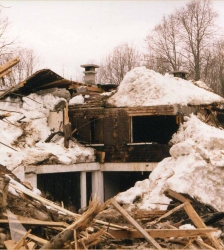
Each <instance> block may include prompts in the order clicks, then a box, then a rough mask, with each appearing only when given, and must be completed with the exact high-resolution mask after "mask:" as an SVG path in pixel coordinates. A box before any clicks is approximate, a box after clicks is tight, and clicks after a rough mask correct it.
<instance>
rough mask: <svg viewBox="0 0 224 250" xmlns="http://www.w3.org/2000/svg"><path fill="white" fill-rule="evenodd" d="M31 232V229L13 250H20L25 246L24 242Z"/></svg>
mask: <svg viewBox="0 0 224 250" xmlns="http://www.w3.org/2000/svg"><path fill="white" fill-rule="evenodd" d="M30 232H31V229H29V230H28V231H27V232H26V233H25V234H24V235H23V237H22V238H21V239H20V240H19V241H18V242H17V243H16V245H15V246H14V247H13V250H19V249H20V247H21V246H23V244H24V240H25V239H26V237H27V236H28V235H29V233H30Z"/></svg>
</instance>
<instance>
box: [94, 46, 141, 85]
mask: <svg viewBox="0 0 224 250" xmlns="http://www.w3.org/2000/svg"><path fill="white" fill-rule="evenodd" d="M140 65H141V54H140V53H139V52H138V50H137V49H136V48H135V47H134V46H133V45H128V44H127V43H124V44H122V45H120V46H117V47H115V48H114V50H113V51H112V52H111V53H110V54H109V55H108V56H107V57H106V58H105V59H103V60H102V61H101V63H100V68H99V70H98V82H99V83H115V84H120V82H121V81H122V80H123V78H124V76H125V74H126V73H127V72H128V71H130V70H131V69H133V68H135V67H137V66H140Z"/></svg>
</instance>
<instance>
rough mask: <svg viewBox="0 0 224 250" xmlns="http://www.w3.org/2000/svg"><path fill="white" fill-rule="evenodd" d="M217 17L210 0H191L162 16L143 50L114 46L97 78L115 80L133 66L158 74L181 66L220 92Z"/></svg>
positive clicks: (223, 44)
mask: <svg viewBox="0 0 224 250" xmlns="http://www.w3.org/2000/svg"><path fill="white" fill-rule="evenodd" d="M217 17H218V14H217V13H216V12H215V11H214V8H213V5H212V1H211V0H191V1H190V2H188V3H187V4H186V5H185V6H184V7H182V8H179V9H176V10H175V11H174V12H173V13H172V14H170V15H167V16H165V15H164V16H163V18H162V20H161V21H160V23H159V24H157V25H156V26H155V27H154V28H153V30H151V32H150V34H148V35H147V36H146V38H145V44H146V51H145V52H144V53H140V52H139V50H138V49H137V48H136V47H135V46H134V45H132V44H128V43H124V44H121V45H119V46H117V47H115V48H114V50H113V51H112V52H111V53H110V54H109V55H108V56H106V57H105V58H104V59H103V60H102V61H101V63H100V68H99V70H98V81H99V82H100V83H105V82H110V83H117V84H119V83H120V82H121V81H122V79H123V77H124V75H125V74H126V73H127V72H128V71H130V70H131V69H132V68H134V67H136V66H146V68H148V69H152V70H155V71H157V72H159V73H161V74H165V73H167V72H172V71H180V70H184V71H187V72H188V79H193V80H195V81H198V80H203V81H204V82H206V83H207V84H208V86H209V87H211V88H212V89H213V90H214V92H216V93H217V94H220V95H222V96H224V71H223V67H224V39H223V38H222V34H221V32H220V30H219V29H218V27H217V26H216V20H217Z"/></svg>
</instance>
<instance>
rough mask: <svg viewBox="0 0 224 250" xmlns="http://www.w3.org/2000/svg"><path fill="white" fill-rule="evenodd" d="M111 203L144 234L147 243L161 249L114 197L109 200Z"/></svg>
mask: <svg viewBox="0 0 224 250" xmlns="http://www.w3.org/2000/svg"><path fill="white" fill-rule="evenodd" d="M111 204H112V205H113V206H114V207H115V208H116V209H117V210H118V211H119V212H120V213H121V214H122V215H123V216H124V218H125V219H126V220H127V221H129V222H130V223H131V224H132V225H133V226H134V227H135V228H136V229H137V231H138V232H139V233H141V234H142V235H143V236H144V238H145V239H146V240H147V241H148V242H149V243H151V244H152V245H153V246H155V247H156V249H162V247H161V246H160V245H159V244H158V243H157V242H156V241H155V240H154V239H153V238H152V237H151V236H150V235H149V234H148V233H147V232H146V231H145V230H144V229H143V228H142V227H141V226H140V225H139V224H138V223H137V222H136V221H135V220H134V219H133V218H132V217H131V216H130V215H129V214H128V213H127V212H126V211H125V210H124V209H123V208H122V207H121V206H120V205H119V204H118V203H117V202H116V200H115V199H114V198H113V199H112V200H111Z"/></svg>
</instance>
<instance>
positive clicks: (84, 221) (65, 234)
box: [41, 199, 108, 249]
mask: <svg viewBox="0 0 224 250" xmlns="http://www.w3.org/2000/svg"><path fill="white" fill-rule="evenodd" d="M107 203H108V202H107ZM107 203H104V204H102V205H99V204H98V201H97V200H95V199H94V200H93V201H91V202H90V204H89V208H88V210H87V211H86V212H84V213H83V214H82V215H81V217H80V218H79V219H78V220H77V221H75V222H74V223H72V224H71V225H69V226H68V227H67V228H66V229H64V230H63V231H62V232H60V233H59V234H57V235H56V236H54V237H53V238H52V239H51V240H50V241H49V242H48V243H47V244H45V245H44V246H42V248H41V249H60V248H62V246H63V245H64V244H65V243H66V242H67V241H71V240H72V238H73V236H74V231H73V229H75V230H76V232H77V231H82V230H84V229H86V228H87V227H88V226H89V225H90V224H91V223H92V221H93V218H94V217H95V216H96V215H97V214H98V213H99V212H100V211H101V210H103V209H104V208H105V206H106V205H107Z"/></svg>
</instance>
